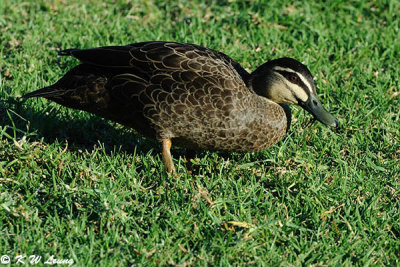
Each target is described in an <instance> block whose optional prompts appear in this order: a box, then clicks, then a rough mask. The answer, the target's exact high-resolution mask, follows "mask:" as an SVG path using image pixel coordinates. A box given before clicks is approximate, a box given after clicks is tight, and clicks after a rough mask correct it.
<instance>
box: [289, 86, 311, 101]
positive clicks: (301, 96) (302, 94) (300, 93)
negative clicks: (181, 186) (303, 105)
mask: <svg viewBox="0 0 400 267" xmlns="http://www.w3.org/2000/svg"><path fill="white" fill-rule="evenodd" d="M292 90H293V93H294V94H295V95H296V97H297V98H298V99H300V100H301V101H303V102H306V101H307V99H308V95H307V93H306V92H304V90H303V88H301V87H300V86H297V85H293V86H292ZM296 102H297V101H296Z"/></svg>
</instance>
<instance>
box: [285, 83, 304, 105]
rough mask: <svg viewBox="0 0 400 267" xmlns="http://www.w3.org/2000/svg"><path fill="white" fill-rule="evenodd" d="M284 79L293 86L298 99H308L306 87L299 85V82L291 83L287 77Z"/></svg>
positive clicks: (289, 85) (290, 86) (288, 84)
mask: <svg viewBox="0 0 400 267" xmlns="http://www.w3.org/2000/svg"><path fill="white" fill-rule="evenodd" d="M283 80H284V81H285V83H286V85H287V86H288V87H289V88H292V90H293V93H294V94H295V95H296V97H297V98H298V99H300V100H301V101H303V102H306V101H307V99H308V95H307V93H306V92H304V89H303V88H302V87H300V86H298V85H297V84H294V83H289V82H288V81H287V80H286V79H283Z"/></svg>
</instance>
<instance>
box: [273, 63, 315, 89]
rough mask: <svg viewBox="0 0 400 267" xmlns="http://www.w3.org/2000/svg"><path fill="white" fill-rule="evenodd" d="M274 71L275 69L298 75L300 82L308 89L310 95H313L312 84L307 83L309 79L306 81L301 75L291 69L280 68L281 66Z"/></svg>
mask: <svg viewBox="0 0 400 267" xmlns="http://www.w3.org/2000/svg"><path fill="white" fill-rule="evenodd" d="M274 69H275V70H280V71H286V72H291V73H296V74H297V76H299V78H300V80H301V81H302V82H303V83H304V84H305V85H306V87H307V89H308V91H309V93H310V94H313V91H312V87H311V84H310V83H309V82H308V81H307V79H306V78H305V77H304V76H303V75H301V74H300V73H298V72H295V71H293V70H292V69H289V68H282V67H279V66H275V67H274Z"/></svg>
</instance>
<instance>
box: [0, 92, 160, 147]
mask: <svg viewBox="0 0 400 267" xmlns="http://www.w3.org/2000/svg"><path fill="white" fill-rule="evenodd" d="M33 101H38V100H36V99H29V100H23V99H21V98H15V97H10V98H8V99H7V100H4V99H2V100H0V126H1V127H2V128H3V129H4V128H7V129H6V132H7V133H8V135H10V136H13V137H16V138H17V139H20V138H22V137H23V136H24V135H26V136H29V139H30V140H31V141H40V140H41V139H42V138H43V142H45V143H48V144H50V143H53V142H55V141H58V142H59V143H65V142H68V144H69V149H70V150H72V151H77V150H89V151H90V150H91V149H93V147H94V146H97V145H98V144H99V142H100V143H102V144H103V145H104V148H105V150H106V152H107V153H111V152H115V149H116V148H118V150H119V151H122V152H127V153H134V151H135V148H136V151H137V152H138V153H147V152H149V150H151V149H153V148H155V149H156V150H159V147H160V145H159V144H158V142H157V141H155V140H151V139H148V138H145V137H143V136H141V135H140V134H138V133H136V132H135V131H134V130H132V129H129V128H126V127H123V126H120V125H118V124H116V123H109V122H107V121H106V120H104V119H102V118H100V117H97V116H94V115H91V114H89V113H87V112H83V111H78V110H72V109H67V108H64V107H62V106H59V105H53V104H52V105H48V106H47V107H46V108H45V109H43V110H40V111H37V110H36V109H34V108H32V106H33V105H32V103H33Z"/></svg>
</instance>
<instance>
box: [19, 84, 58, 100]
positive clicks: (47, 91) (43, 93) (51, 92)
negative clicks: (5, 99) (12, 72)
mask: <svg viewBox="0 0 400 267" xmlns="http://www.w3.org/2000/svg"><path fill="white" fill-rule="evenodd" d="M62 94H63V91H61V90H57V89H55V88H52V87H44V88H42V89H39V90H36V91H33V92H30V93H27V94H25V95H23V96H22V98H23V99H27V98H31V97H44V98H48V97H55V96H59V95H62Z"/></svg>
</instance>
